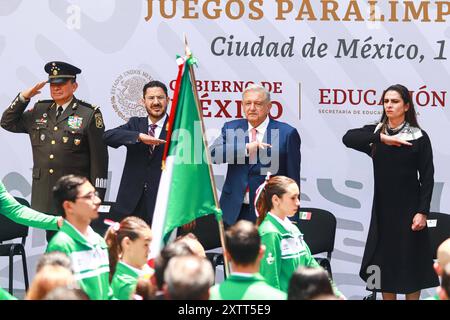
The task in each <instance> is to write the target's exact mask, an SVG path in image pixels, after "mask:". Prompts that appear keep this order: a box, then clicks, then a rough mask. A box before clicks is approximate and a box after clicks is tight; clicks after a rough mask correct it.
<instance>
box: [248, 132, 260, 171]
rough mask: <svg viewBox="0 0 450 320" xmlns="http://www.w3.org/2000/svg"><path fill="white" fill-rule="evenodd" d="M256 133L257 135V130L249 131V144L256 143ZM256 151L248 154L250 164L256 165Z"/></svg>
mask: <svg viewBox="0 0 450 320" xmlns="http://www.w3.org/2000/svg"><path fill="white" fill-rule="evenodd" d="M256 133H257V130H256V128H252V129H251V130H250V134H251V135H250V142H255V141H256ZM257 152H258V151H257V150H255V151H253V152H250V154H249V160H250V164H255V163H256V154H257Z"/></svg>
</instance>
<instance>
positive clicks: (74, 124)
mask: <svg viewBox="0 0 450 320" xmlns="http://www.w3.org/2000/svg"><path fill="white" fill-rule="evenodd" d="M82 124H83V118H81V117H79V116H70V117H69V119H68V120H67V125H68V126H69V128H70V129H80V128H81V125H82Z"/></svg>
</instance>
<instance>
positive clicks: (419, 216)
mask: <svg viewBox="0 0 450 320" xmlns="http://www.w3.org/2000/svg"><path fill="white" fill-rule="evenodd" d="M426 225H427V216H426V215H424V214H423V213H416V215H415V216H414V218H413V223H412V225H411V229H412V230H413V231H420V230H422V229H423V228H425V226H426Z"/></svg>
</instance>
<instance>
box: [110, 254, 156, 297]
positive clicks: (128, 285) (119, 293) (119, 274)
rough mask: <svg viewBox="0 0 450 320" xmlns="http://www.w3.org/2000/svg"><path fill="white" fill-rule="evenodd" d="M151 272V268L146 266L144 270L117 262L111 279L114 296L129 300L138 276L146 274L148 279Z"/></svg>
mask: <svg viewBox="0 0 450 320" xmlns="http://www.w3.org/2000/svg"><path fill="white" fill-rule="evenodd" d="M151 274H152V270H151V269H150V267H148V266H147V267H146V268H145V270H139V269H137V268H134V267H132V266H130V265H128V264H126V263H124V262H122V261H119V262H117V265H116V272H114V276H113V278H112V281H111V288H112V290H113V294H114V298H116V299H119V300H130V299H131V298H132V294H133V292H134V290H135V288H136V284H137V281H138V278H139V277H141V276H143V277H146V276H148V278H149V279H150V275H151ZM149 281H150V280H149Z"/></svg>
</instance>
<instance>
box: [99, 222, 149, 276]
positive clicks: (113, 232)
mask: <svg viewBox="0 0 450 320" xmlns="http://www.w3.org/2000/svg"><path fill="white" fill-rule="evenodd" d="M145 230H150V227H149V226H148V224H147V223H146V222H145V221H144V220H142V219H141V218H138V217H133V216H130V217H126V218H125V219H123V220H122V221H121V222H120V225H118V226H117V227H115V226H111V227H109V229H108V231H106V235H105V241H106V244H107V245H108V253H109V280H110V281H111V279H112V277H113V276H114V273H115V272H116V266H117V262H118V261H119V255H120V253H121V252H122V246H121V244H122V240H123V239H124V238H125V237H128V238H129V239H130V240H131V241H134V240H136V239H137V238H139V236H140V235H142V233H143V232H144V231H145Z"/></svg>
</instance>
